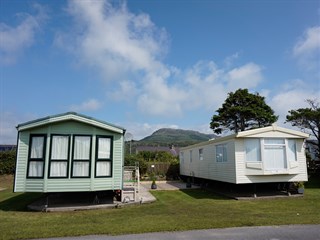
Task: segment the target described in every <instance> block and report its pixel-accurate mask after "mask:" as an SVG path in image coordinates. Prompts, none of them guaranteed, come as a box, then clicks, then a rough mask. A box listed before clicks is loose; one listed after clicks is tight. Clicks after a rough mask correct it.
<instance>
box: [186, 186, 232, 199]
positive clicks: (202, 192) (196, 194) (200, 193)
mask: <svg viewBox="0 0 320 240" xmlns="http://www.w3.org/2000/svg"><path fill="white" fill-rule="evenodd" d="M180 191H181V192H183V193H185V194H187V195H189V196H190V197H193V198H195V199H213V200H223V201H225V200H231V199H230V198H228V197H225V196H222V195H219V194H217V193H214V192H212V191H210V190H206V189H180Z"/></svg>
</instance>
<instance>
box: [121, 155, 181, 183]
mask: <svg viewBox="0 0 320 240" xmlns="http://www.w3.org/2000/svg"><path fill="white" fill-rule="evenodd" d="M136 162H138V163H139V171H140V175H141V176H143V175H149V176H151V175H152V174H156V175H158V176H166V177H167V178H177V176H178V175H179V160H178V158H177V157H175V156H173V155H172V154H170V153H168V152H164V151H159V152H150V151H141V152H139V153H138V154H135V155H133V154H131V155H126V156H125V165H126V166H134V165H135V163H136ZM152 165H154V168H152V167H151V166H152Z"/></svg>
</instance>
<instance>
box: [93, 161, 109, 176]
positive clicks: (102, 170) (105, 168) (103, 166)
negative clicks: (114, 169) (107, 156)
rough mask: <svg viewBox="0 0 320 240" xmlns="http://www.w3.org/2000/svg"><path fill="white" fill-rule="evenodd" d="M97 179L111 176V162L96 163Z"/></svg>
mask: <svg viewBox="0 0 320 240" xmlns="http://www.w3.org/2000/svg"><path fill="white" fill-rule="evenodd" d="M96 174H97V177H99V176H111V162H109V161H99V162H97V173H96Z"/></svg>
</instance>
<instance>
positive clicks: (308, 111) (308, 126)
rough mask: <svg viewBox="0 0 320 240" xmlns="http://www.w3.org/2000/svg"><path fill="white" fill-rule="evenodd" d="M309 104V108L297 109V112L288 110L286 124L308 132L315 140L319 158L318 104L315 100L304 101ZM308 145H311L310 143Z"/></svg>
mask: <svg viewBox="0 0 320 240" xmlns="http://www.w3.org/2000/svg"><path fill="white" fill-rule="evenodd" d="M306 101H307V103H308V104H309V106H310V107H309V108H299V109H297V110H290V111H289V114H288V115H287V117H286V118H287V120H286V122H290V123H291V124H292V126H296V127H299V128H301V129H304V130H308V131H309V132H310V133H311V134H312V135H313V136H314V137H315V138H316V139H317V142H316V143H314V144H315V145H316V146H317V147H316V150H317V155H318V157H319V155H320V154H319V150H320V132H319V129H320V103H319V102H317V101H316V100H311V99H308V100H306ZM310 144H313V143H312V142H310Z"/></svg>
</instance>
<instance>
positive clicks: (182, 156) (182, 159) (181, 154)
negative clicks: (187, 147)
mask: <svg viewBox="0 0 320 240" xmlns="http://www.w3.org/2000/svg"><path fill="white" fill-rule="evenodd" d="M180 162H182V163H184V154H183V152H180Z"/></svg>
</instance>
